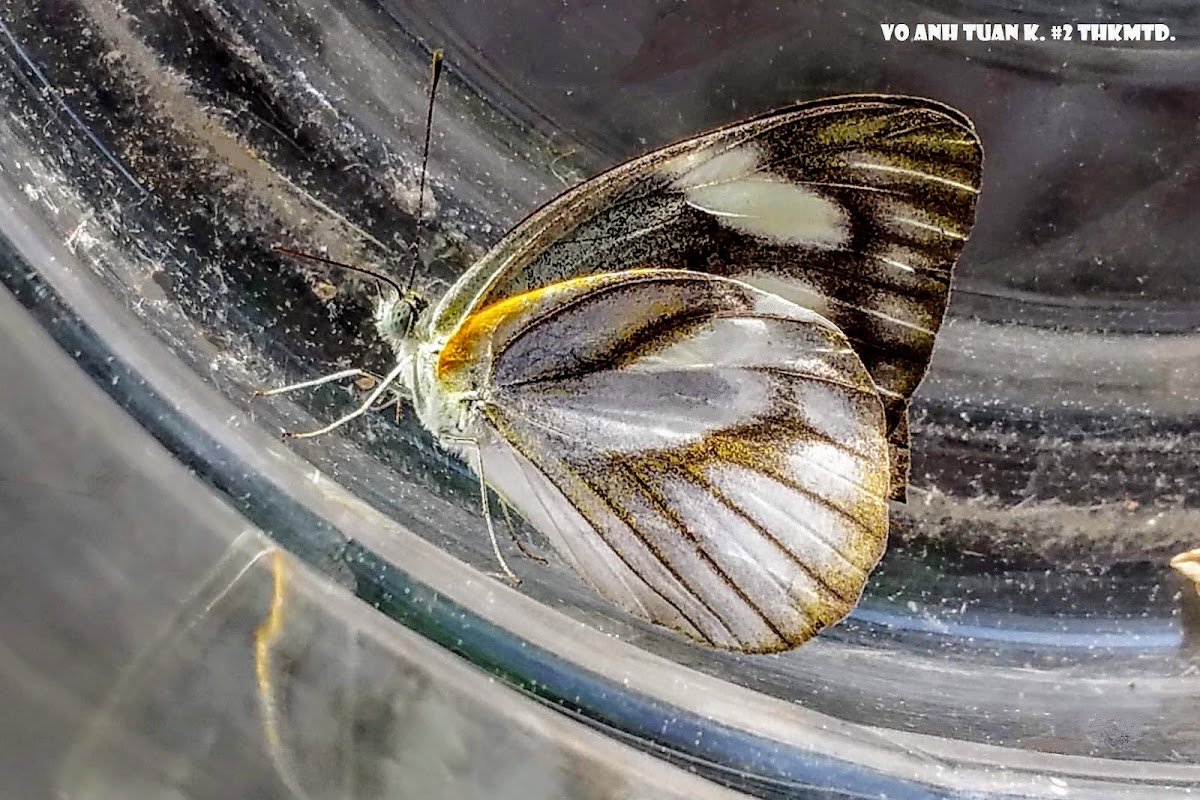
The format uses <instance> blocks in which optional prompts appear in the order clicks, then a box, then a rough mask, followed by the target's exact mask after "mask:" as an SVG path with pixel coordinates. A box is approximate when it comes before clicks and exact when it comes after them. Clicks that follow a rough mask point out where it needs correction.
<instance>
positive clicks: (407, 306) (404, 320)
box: [374, 289, 427, 351]
mask: <svg viewBox="0 0 1200 800" xmlns="http://www.w3.org/2000/svg"><path fill="white" fill-rule="evenodd" d="M426 305H427V304H426V302H425V300H424V299H423V298H421V297H420V296H419V295H417V294H416V293H414V292H408V291H406V292H397V291H396V290H394V289H391V290H388V291H387V292H385V293H383V294H382V295H380V297H379V300H378V301H377V302H376V304H375V314H374V318H375V330H376V331H378V332H379V335H380V336H381V337H382V338H383V340H384V341H386V342H387V343H388V344H389V345H390V346H391V348H392V349H393V350H396V351H399V349H400V345H401V343H402V342H404V341H405V340H406V339H408V338H410V337H411V336H412V332H413V328H414V327H415V326H416V324H417V318H418V317H420V316H421V312H422V311H424V310H425V306H426Z"/></svg>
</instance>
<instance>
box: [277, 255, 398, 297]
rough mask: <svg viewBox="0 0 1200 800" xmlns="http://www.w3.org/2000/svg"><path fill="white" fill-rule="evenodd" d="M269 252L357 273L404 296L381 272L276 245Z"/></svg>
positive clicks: (395, 284) (392, 281)
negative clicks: (379, 282) (381, 283)
mask: <svg viewBox="0 0 1200 800" xmlns="http://www.w3.org/2000/svg"><path fill="white" fill-rule="evenodd" d="M271 251H272V252H275V253H282V254H283V255H285V256H291V257H292V258H304V259H308V260H309V261H316V262H317V263H319V264H328V265H329V266H331V267H337V268H338V269H346V270H349V271H351V272H358V273H360V274H362V275H370V276H371V277H372V278H374V279H375V280H377V281H382V282H383V283H386V284H387V285H388V286H391V287H392V288H393V289H395V290H396V293H397V294H400V295H403V294H404V290H403V289H401V288H400V284H398V283H396V282H395V281H394V280H392V279H391V278H389V277H388V276H387V275H384V274H383V273H381V272H376V271H374V270H371V269H365V268H364V267H356V266H354V265H353V264H347V263H346V262H344V261H334V260H333V259H332V258H326V257H325V256H319V255H317V254H315V253H305V252H304V251H303V250H293V249H292V248H290V247H283V246H281V245H277V244H273V245H271Z"/></svg>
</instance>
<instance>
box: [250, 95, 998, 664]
mask: <svg viewBox="0 0 1200 800" xmlns="http://www.w3.org/2000/svg"><path fill="white" fill-rule="evenodd" d="M982 157H983V156H982V148H981V145H980V141H979V138H978V137H977V135H976V133H975V130H974V127H973V126H972V124H971V122H970V121H969V120H968V119H967V118H966V117H965V116H964V115H962V114H961V113H959V112H957V111H955V110H954V109H951V108H949V107H947V106H945V105H942V104H940V103H937V102H933V101H930V100H924V99H918V98H912V97H900V96H887V95H861V96H847V97H836V98H831V99H824V100H818V101H815V102H808V103H801V104H798V105H794V106H792V107H789V108H784V109H781V110H777V111H774V112H771V113H767V114H764V115H762V116H758V117H754V118H751V119H747V120H744V121H741V122H738V123H736V124H732V125H728V126H726V127H722V128H718V129H715V130H713V131H710V132H708V133H704V134H701V135H699V136H696V137H693V138H690V139H687V140H685V141H681V142H679V143H677V144H673V145H669V146H667V147H663V148H661V149H659V150H655V151H653V152H651V153H649V154H647V155H643V156H641V157H639V158H635V159H634V160H632V161H629V162H626V163H624V164H621V165H620V166H617V167H615V168H614V169H611V170H609V171H607V172H605V173H603V174H601V175H599V176H598V177H595V178H592V179H591V180H588V181H586V182H584V183H582V184H581V185H579V186H577V187H576V188H574V189H571V190H569V191H567V192H566V193H564V194H562V195H561V196H559V197H558V198H557V199H555V200H552V201H551V202H550V203H548V204H547V205H545V206H544V207H542V208H541V209H540V210H538V211H536V212H534V213H533V214H531V215H530V216H529V217H528V218H526V219H525V220H524V221H523V222H521V223H520V224H518V225H517V226H516V227H515V228H514V229H513V230H512V232H510V233H509V234H508V235H506V236H505V237H504V238H503V239H502V240H501V241H500V242H499V243H498V244H496V245H495V246H494V247H493V248H492V249H491V251H490V252H488V253H487V254H486V255H485V256H483V258H482V259H480V260H479V261H478V262H477V263H476V264H475V265H474V266H473V267H472V268H471V269H470V270H469V271H467V272H466V273H465V274H463V275H462V276H461V277H460V278H459V279H458V280H457V282H455V283H454V284H453V285H452V286H451V287H450V289H449V290H448V291H447V292H446V293H445V294H444V295H443V296H442V297H441V298H440V299H439V300H437V302H436V303H433V304H429V303H427V302H426V301H425V299H424V298H422V297H420V296H419V295H418V294H416V293H414V292H411V291H407V290H402V289H401V288H400V287H399V286H398V285H395V284H394V285H393V289H391V290H389V291H388V292H387V293H386V294H384V295H383V296H382V297H381V299H380V301H379V302H378V304H377V307H376V309H375V314H374V324H375V327H376V329H377V331H378V333H379V335H380V336H381V337H382V338H383V339H384V340H385V341H386V342H387V343H388V344H389V345H390V346H391V348H392V349H393V351H394V352H395V355H396V361H395V365H394V367H393V368H392V370H391V371H390V372H389V373H388V374H387V375H385V376H383V378H382V380H381V381H379V383H378V385H377V386H376V387H375V389H374V391H373V392H371V394H370V395H369V396H368V398H367V400H366V402H365V403H363V405H362V406H360V407H359V408H358V409H356V410H355V411H353V412H351V413H349V414H347V415H346V416H344V417H342V418H341V419H339V420H337V421H335V422H334V423H332V424H330V425H328V426H326V427H325V428H322V429H320V430H319V431H314V432H311V433H314V434H315V433H323V432H325V431H327V430H331V429H332V428H334V427H337V426H338V425H340V424H342V423H344V422H346V421H348V420H349V419H351V418H353V417H355V416H358V415H359V414H362V413H364V412H366V411H367V410H369V409H370V408H371V407H372V406H375V405H377V404H378V403H379V402H380V400H381V398H383V399H386V397H387V395H386V394H385V393H386V392H388V391H394V392H399V393H400V394H401V395H403V396H404V397H405V398H407V399H408V400H409V401H410V402H411V403H412V405H413V407H414V409H415V411H416V415H417V416H418V417H419V419H420V421H421V423H422V424H423V426H424V427H425V428H426V429H427V430H428V431H429V432H430V433H431V434H432V435H433V436H434V437H436V438H437V439H438V441H439V442H440V444H441V445H442V446H443V447H445V448H446V449H448V450H450V451H451V452H453V453H455V454H457V455H458V456H460V457H462V458H463V459H464V460H466V461H467V462H468V464H470V465H471V466H472V468H473V469H474V471H475V472H476V473H477V475H478V476H479V478H480V481H481V488H482V500H483V511H484V517H485V519H486V520H487V525H488V530H489V532H490V533H491V535H492V544H493V548H494V549H495V551H496V554H497V557H498V558H500V560H501V564H502V565H503V558H502V557H501V556H500V551H499V547H498V546H497V544H496V540H495V533H494V531H493V529H492V523H491V514H490V511H489V509H488V506H487V496H488V493H487V489H486V486H484V485H483V484H484V483H485V482H486V484H487V485H490V486H491V488H492V489H493V490H494V491H495V492H496V493H497V494H498V495H499V496H500V497H501V498H502V499H503V500H504V501H505V502H506V503H507V504H508V505H509V506H511V507H512V508H515V509H516V510H517V511H518V512H519V513H520V514H521V515H522V516H523V517H524V518H525V519H526V520H528V521H529V522H530V523H532V524H533V526H534V527H536V528H537V529H538V530H539V531H540V532H541V533H542V534H543V535H545V537H546V538H547V539H548V541H549V542H550V544H551V545H552V546H553V549H554V550H555V551H556V552H557V553H558V555H559V556H560V557H561V558H562V559H563V560H564V561H565V562H566V563H567V564H568V565H570V566H571V567H572V568H573V569H574V570H575V572H576V573H578V575H579V576H580V577H581V578H582V579H583V580H584V581H585V582H586V583H587V584H589V585H590V586H591V587H592V588H593V589H595V591H597V592H598V593H599V594H601V595H602V596H604V597H605V598H607V599H608V600H610V601H611V602H612V603H614V604H616V605H617V606H619V607H620V608H622V609H624V610H625V611H627V612H629V613H630V614H633V615H635V616H637V617H641V618H643V619H646V620H649V621H651V622H654V623H657V624H659V625H662V626H665V627H667V628H671V629H673V630H675V631H678V632H680V633H682V634H684V635H686V636H688V637H691V638H693V639H696V640H699V641H700V642H703V643H706V644H708V645H712V646H715V647H718V648H725V649H729V650H736V651H744V652H756V653H762V652H773V651H780V650H786V649H790V648H792V647H795V646H796V645H798V644H800V643H802V642H804V641H805V640H807V639H809V638H810V637H812V636H813V635H814V634H816V633H817V631H819V630H820V629H821V628H823V627H825V626H828V625H831V624H833V623H834V622H837V621H838V620H840V619H841V618H842V617H844V616H845V615H846V614H847V613H848V612H849V610H850V609H851V608H852V607H853V606H854V605H855V603H857V601H858V598H859V596H860V595H861V593H862V590H863V587H864V586H865V583H866V581H867V577H868V575H869V574H870V572H871V570H872V569H873V568H874V566H875V565H876V563H877V562H878V561H879V559H880V557H881V556H882V554H883V551H884V547H885V543H886V539H887V530H888V500H889V499H896V500H903V499H904V496H905V491H906V487H907V483H908V469H909V433H908V406H909V399H910V398H911V396H912V394H913V392H914V390H915V389H916V388H917V385H918V383H919V382H920V381H921V379H922V377H923V376H924V374H925V372H926V370H927V367H928V364H929V359H930V354H931V352H932V350H933V346H934V340H935V336H936V333H937V330H938V327H939V325H940V324H941V320H942V316H943V313H944V311H945V308H946V303H947V299H948V297H949V292H950V282H951V271H952V269H953V266H954V263H955V260H956V259H957V257H958V255H959V252H960V251H961V250H962V247H963V244H964V242H965V241H966V239H967V236H968V234H969V233H970V230H971V227H972V224H973V222H974V215H975V205H976V199H977V197H978V194H979V185H980V173H981V167H982ZM359 374H361V371H357V370H346V371H343V372H341V373H336V374H334V375H330V376H326V377H324V378H319V379H317V380H315V381H306V382H304V383H301V384H294V385H292V386H289V387H282V388H281V389H278V390H274V391H273V392H270V393H277V392H281V391H290V390H292V389H295V388H302V387H306V386H312V385H315V384H317V383H322V382H325V381H329V380H334V379H338V378H345V377H349V376H352V375H359ZM305 435H308V434H305ZM505 570H506V571H508V569H507V566H506V565H505Z"/></svg>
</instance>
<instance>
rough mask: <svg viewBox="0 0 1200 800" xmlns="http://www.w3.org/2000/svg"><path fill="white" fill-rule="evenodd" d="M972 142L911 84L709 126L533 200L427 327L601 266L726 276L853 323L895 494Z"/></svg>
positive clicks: (968, 198)
mask: <svg viewBox="0 0 1200 800" xmlns="http://www.w3.org/2000/svg"><path fill="white" fill-rule="evenodd" d="M981 159H982V151H981V149H980V146H979V141H978V139H977V137H976V136H975V133H974V129H973V128H972V126H971V124H970V123H969V122H968V121H967V120H966V119H965V118H964V117H962V116H961V115H959V114H958V113H957V112H955V111H953V110H951V109H949V108H946V107H944V106H941V105H939V104H936V103H932V102H930V101H926V100H919V99H914V98H898V97H877V96H862V97H848V98H834V99H831V100H822V101H818V102H815V103H809V104H804V105H800V106H796V107H794V108H792V109H785V110H783V111H779V112H775V113H773V114H769V115H766V116H763V117H760V118H757V119H753V120H750V121H747V122H743V123H739V124H737V125H733V126H729V127H727V128H723V129H719V130H717V131H714V132H712V133H708V134H705V135H702V136H700V137H697V138H695V139H692V140H689V141H686V142H682V143H680V144H678V145H673V146H670V147H667V148H664V149H662V150H659V151H656V152H654V153H651V154H649V155H647V156H644V157H642V158H640V159H636V160H634V161H631V162H629V163H627V164H624V165H622V166H620V167H618V168H616V169H614V170H612V171H610V172H607V173H605V174H603V175H601V176H599V177H598V178H595V179H593V180H592V181H588V182H587V183H585V184H583V185H582V186H580V187H578V188H576V189H575V190H572V191H570V192H567V193H566V194H564V195H562V196H561V197H560V198H558V199H556V200H555V201H553V202H551V203H550V204H549V205H547V206H545V207H544V208H542V209H541V210H539V211H538V212H535V213H534V214H533V215H531V216H530V217H529V218H528V219H527V220H526V221H525V222H523V223H522V224H521V225H519V226H517V228H515V229H514V231H513V232H512V233H511V234H509V236H508V237H506V238H505V239H504V240H503V241H502V242H501V243H500V244H499V245H498V246H497V247H496V248H494V249H493V251H492V252H491V253H489V254H488V256H486V257H485V258H484V259H483V260H482V261H481V262H480V263H479V264H478V265H477V266H476V267H475V268H473V269H472V270H471V271H470V272H469V273H468V274H467V275H465V276H464V278H463V279H462V280H460V281H459V283H458V284H456V286H455V287H454V288H453V289H452V290H451V291H450V292H449V293H448V295H447V296H446V298H445V299H444V300H443V301H442V303H441V304H440V305H439V307H438V309H437V310H436V312H435V313H434V314H433V315H432V316H431V326H432V329H431V333H437V332H439V331H440V332H441V333H442V334H443V335H445V334H448V333H449V332H451V331H453V330H454V329H455V328H456V327H457V326H458V325H459V324H460V323H461V322H462V320H463V319H464V317H466V316H467V315H468V314H473V313H477V312H478V311H479V310H480V309H485V308H489V307H493V306H495V304H497V303H498V302H501V301H503V300H505V299H508V298H513V297H518V296H522V295H526V294H527V293H529V292H533V291H536V290H538V289H539V288H542V287H545V286H548V285H552V284H556V283H559V282H562V281H568V280H570V279H572V278H578V277H582V276H586V275H593V274H598V273H602V272H612V271H617V270H624V269H630V268H637V267H653V268H665V269H687V270H695V271H699V272H704V273H708V274H713V275H719V276H726V277H731V278H736V279H738V280H740V281H744V282H746V283H749V284H751V285H753V286H757V287H760V288H762V289H764V290H766V291H769V292H771V293H773V294H776V295H779V296H780V297H783V298H784V299H787V300H791V301H793V302H794V303H796V304H797V305H800V306H802V307H805V308H809V309H811V310H813V311H816V312H817V313H819V314H821V315H822V316H824V317H826V318H827V319H829V320H830V321H832V322H833V323H834V324H835V325H837V327H839V328H840V329H841V330H842V331H843V332H844V333H845V334H846V336H847V338H848V339H849V341H850V342H851V344H852V345H853V347H854V349H855V351H856V352H857V353H858V356H859V358H860V359H861V360H862V362H863V363H864V364H865V365H866V368H867V370H868V372H869V373H870V375H871V377H872V379H873V381H874V383H875V384H876V387H877V388H878V390H879V393H880V395H881V396H882V398H883V402H884V406H885V412H886V415H887V428H888V436H889V444H890V445H891V451H892V453H891V454H892V457H891V459H890V461H891V463H892V470H893V474H892V496H894V497H900V498H902V497H903V490H904V487H905V486H906V483H907V464H908V453H907V450H908V433H907V424H906V417H907V408H908V400H909V398H910V397H911V395H912V393H913V391H914V390H915V389H916V387H917V384H918V383H919V382H920V380H921V378H922V376H923V375H924V374H925V371H926V368H927V366H928V362H929V357H930V353H931V351H932V348H933V341H934V335H935V333H936V331H937V329H938V327H939V325H940V324H941V319H942V315H943V312H944V310H945V305H946V300H947V296H948V293H949V282H950V274H951V270H952V268H953V265H954V261H955V259H956V258H957V256H958V253H959V252H960V250H961V249H962V245H963V242H964V241H965V239H966V237H967V235H968V233H969V232H970V229H971V225H972V223H973V220H974V210H975V200H976V196H977V194H978V186H979V176H980V165H981Z"/></svg>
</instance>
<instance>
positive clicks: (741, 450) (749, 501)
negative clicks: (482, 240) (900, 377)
mask: <svg viewBox="0 0 1200 800" xmlns="http://www.w3.org/2000/svg"><path fill="white" fill-rule="evenodd" d="M514 300H516V298H514V299H512V300H510V301H506V302H508V303H509V304H508V305H507V306H506V307H505V308H504V313H503V314H502V315H497V316H496V317H495V318H494V319H493V324H491V325H489V326H487V330H486V331H481V330H478V329H477V330H475V331H463V332H462V333H461V334H458V335H456V336H461V337H462V338H455V337H452V338H451V340H450V342H449V343H448V347H447V350H446V351H444V352H450V353H451V354H452V355H453V354H455V353H457V355H456V356H454V357H453V358H450V359H449V360H447V361H446V362H445V364H444V365H443V366H444V369H445V370H446V376H447V378H448V379H452V378H453V375H454V374H455V373H456V372H457V371H460V370H479V369H484V370H486V376H484V375H482V374H480V373H476V374H474V376H473V378H472V379H473V380H480V379H486V383H484V384H483V385H484V386H485V387H486V389H485V390H484V396H483V399H482V400H481V403H480V408H481V413H482V416H483V418H484V419H485V420H486V421H487V423H488V427H489V430H488V431H487V432H486V433H487V435H486V436H485V439H484V443H483V445H482V447H483V455H484V464H485V472H486V473H487V477H488V480H489V482H490V483H492V484H493V485H494V486H495V487H496V488H497V490H498V491H499V492H500V493H501V494H502V495H503V496H505V497H506V498H507V499H508V500H509V502H511V503H513V505H514V506H515V507H516V508H518V509H519V510H520V511H521V513H522V514H523V515H524V516H526V517H527V518H528V519H530V520H531V521H532V522H533V523H534V524H535V526H536V527H538V528H539V529H541V530H543V531H544V532H545V533H546V534H547V536H549V537H550V538H551V541H552V542H553V543H554V545H555V547H556V549H557V550H558V551H559V552H560V553H562V554H563V556H564V558H566V559H567V561H568V562H569V563H570V564H571V565H572V566H573V567H574V568H575V569H576V570H577V571H578V572H579V573H580V574H581V575H582V576H583V577H584V579H585V580H586V581H587V582H588V583H590V584H591V585H592V586H593V587H595V588H596V589H597V590H598V591H599V592H600V593H601V594H603V595H605V596H606V597H608V598H609V599H611V600H613V601H614V602H616V603H617V604H618V605H620V606H622V607H624V608H626V609H627V610H629V611H631V612H632V613H635V614H638V615H640V616H643V617H646V618H648V619H651V620H653V621H656V622H659V623H661V624H664V625H668V626H670V627H674V628H676V629H678V630H681V631H683V632H685V633H687V634H689V635H692V636H694V637H697V638H700V639H702V640H705V641H708V642H710V643H712V644H715V645H718V646H722V647H729V648H733V649H738V650H746V651H771V650H779V649H785V648H788V647H791V646H794V645H795V644H798V643H799V642H801V641H804V640H805V639H807V638H809V637H810V636H812V635H813V634H814V633H815V632H816V631H817V630H819V629H820V628H821V627H824V626H825V625H828V624H831V623H833V622H835V621H836V620H838V619H840V618H841V617H842V616H843V615H845V613H846V612H847V611H848V610H849V609H850V608H851V607H852V606H853V604H854V602H855V601H856V600H857V598H858V596H859V594H860V592H861V591H862V588H863V585H864V583H865V580H866V577H867V574H868V573H869V571H870V570H871V568H872V567H873V566H874V565H875V563H876V561H877V560H878V559H879V557H880V555H881V554H882V551H883V547H884V542H885V539H886V532H887V507H886V500H885V498H886V495H887V491H888V467H887V464H888V458H887V448H886V441H885V423H884V416H883V409H882V406H881V404H880V401H879V399H878V396H877V394H876V392H875V389H874V387H873V385H872V382H871V380H870V377H869V375H868V374H867V372H866V370H865V368H864V367H863V365H862V363H861V361H860V359H859V358H858V356H857V355H856V354H855V352H854V350H853V348H852V347H851V346H850V344H849V342H847V340H846V338H845V337H844V336H843V335H842V334H841V333H840V332H839V331H838V330H837V329H836V328H835V327H833V326H832V325H830V324H829V323H828V322H827V321H826V320H824V319H822V318H821V317H820V316H818V315H816V314H814V313H812V312H809V311H806V310H805V309H802V308H799V307H797V306H796V305H794V304H792V303H790V302H787V301H785V300H782V299H780V298H778V297H775V296H773V295H770V294H767V293H764V292H761V291H758V290H755V289H753V288H751V287H748V286H746V285H744V284H741V283H738V282H734V281H729V280H724V279H719V278H715V277H710V276H707V275H703V274H698V273H694V272H680V271H674V270H633V271H625V272H620V273H609V274H603V275H596V276H594V277H589V278H582V279H574V280H571V281H567V282H566V283H564V284H558V285H555V286H552V287H547V288H543V289H540V290H536V291H535V292H533V293H530V295H529V296H525V297H524V298H523V299H521V300H520V302H514ZM487 313H488V312H487V310H486V309H485V310H484V312H482V314H484V315H486V314H487ZM480 365H484V366H482V367H481V366H480Z"/></svg>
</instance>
